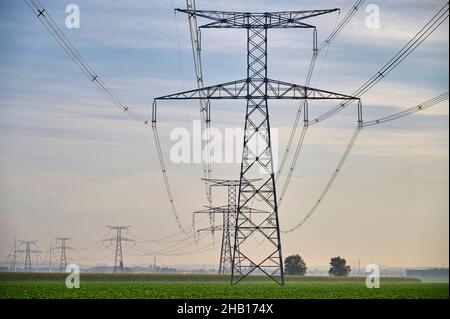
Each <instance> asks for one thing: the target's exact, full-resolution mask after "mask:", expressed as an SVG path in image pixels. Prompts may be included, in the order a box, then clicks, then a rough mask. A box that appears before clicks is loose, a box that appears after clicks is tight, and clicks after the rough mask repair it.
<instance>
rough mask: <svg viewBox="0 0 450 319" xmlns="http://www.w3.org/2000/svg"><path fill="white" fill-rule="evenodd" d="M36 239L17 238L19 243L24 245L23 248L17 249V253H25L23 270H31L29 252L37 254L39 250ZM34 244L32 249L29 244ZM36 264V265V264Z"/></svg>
mask: <svg viewBox="0 0 450 319" xmlns="http://www.w3.org/2000/svg"><path fill="white" fill-rule="evenodd" d="M36 242H37V240H19V243H20V244H21V245H24V246H25V249H19V250H17V252H18V253H25V262H24V267H23V270H24V271H25V272H31V271H32V262H31V254H32V253H35V254H39V253H40V250H39V249H38V248H37V244H36ZM32 245H34V246H35V247H36V248H35V249H32V248H31V246H32ZM36 266H37V265H36Z"/></svg>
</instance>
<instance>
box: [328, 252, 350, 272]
mask: <svg viewBox="0 0 450 319" xmlns="http://www.w3.org/2000/svg"><path fill="white" fill-rule="evenodd" d="M330 266H331V267H330V270H329V271H328V274H329V275H330V276H348V274H349V273H350V270H351V268H350V266H347V261H346V260H345V258H341V257H339V256H337V257H333V258H331V260H330Z"/></svg>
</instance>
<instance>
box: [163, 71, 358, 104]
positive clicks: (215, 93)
mask: <svg viewBox="0 0 450 319" xmlns="http://www.w3.org/2000/svg"><path fill="white" fill-rule="evenodd" d="M252 67H253V66H252ZM266 87H267V92H266V90H265V88H266ZM249 97H252V98H255V99H263V98H265V99H268V100H331V99H336V100H357V99H358V98H357V97H354V96H350V95H346V94H341V93H336V92H331V91H326V90H320V89H316V88H311V87H307V86H303V85H299V84H293V83H289V82H283V81H278V80H272V79H264V78H257V79H252V80H251V81H250V80H249V79H243V80H238V81H231V82H226V83H221V84H217V85H212V86H207V87H204V88H202V89H194V90H188V91H183V92H179V93H175V94H169V95H164V96H160V97H157V98H155V100H199V99H208V100H223V99H230V100H236V99H243V100H247V99H248V98H249Z"/></svg>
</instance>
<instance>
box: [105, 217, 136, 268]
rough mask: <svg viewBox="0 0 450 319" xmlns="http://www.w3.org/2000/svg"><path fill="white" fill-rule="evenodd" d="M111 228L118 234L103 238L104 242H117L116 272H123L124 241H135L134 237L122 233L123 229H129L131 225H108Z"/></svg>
mask: <svg viewBox="0 0 450 319" xmlns="http://www.w3.org/2000/svg"><path fill="white" fill-rule="evenodd" d="M106 227H108V228H109V229H110V231H115V232H116V236H115V237H111V238H106V239H103V242H105V241H110V242H115V243H116V250H115V255H114V269H113V272H114V273H118V272H120V273H122V272H123V250H122V242H134V240H133V239H130V238H127V237H124V236H123V235H122V231H124V230H128V229H129V228H130V227H131V226H106Z"/></svg>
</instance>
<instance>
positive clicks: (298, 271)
mask: <svg viewBox="0 0 450 319" xmlns="http://www.w3.org/2000/svg"><path fill="white" fill-rule="evenodd" d="M307 270H308V267H306V263H305V261H304V260H303V258H302V257H301V256H300V255H291V256H288V257H286V258H285V259H284V271H285V273H286V275H298V276H304V275H305V274H306V271H307ZM350 271H351V267H350V266H349V265H347V261H346V260H345V258H341V257H340V256H337V257H333V258H331V259H330V269H329V270H328V274H329V275H330V276H348V275H349V274H350Z"/></svg>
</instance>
